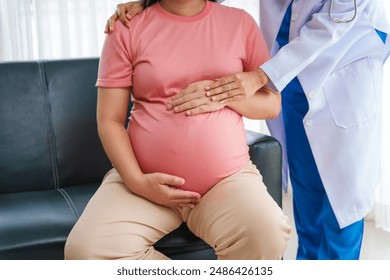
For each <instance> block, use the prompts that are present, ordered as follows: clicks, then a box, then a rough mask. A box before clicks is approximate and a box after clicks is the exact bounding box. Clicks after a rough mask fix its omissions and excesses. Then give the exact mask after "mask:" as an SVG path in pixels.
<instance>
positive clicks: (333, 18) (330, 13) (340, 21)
mask: <svg viewBox="0 0 390 280" xmlns="http://www.w3.org/2000/svg"><path fill="white" fill-rule="evenodd" d="M333 2H334V0H330V6H329V17H330V19H331V20H332V21H333V22H334V23H349V22H351V21H353V20H354V19H355V18H356V15H357V4H356V0H353V3H354V8H355V13H354V15H353V17H352V18H350V19H339V18H335V17H334V16H333V14H332V11H333Z"/></svg>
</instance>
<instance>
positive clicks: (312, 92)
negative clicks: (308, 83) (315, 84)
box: [308, 91, 316, 99]
mask: <svg viewBox="0 0 390 280" xmlns="http://www.w3.org/2000/svg"><path fill="white" fill-rule="evenodd" d="M308 97H309V98H310V99H313V98H314V97H316V92H315V91H311V92H309V94H308Z"/></svg>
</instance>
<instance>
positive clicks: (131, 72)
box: [65, 0, 290, 259]
mask: <svg viewBox="0 0 390 280" xmlns="http://www.w3.org/2000/svg"><path fill="white" fill-rule="evenodd" d="M146 2H148V3H145V7H148V8H147V9H145V10H144V11H143V12H142V13H140V14H139V15H137V16H135V17H134V18H133V20H132V21H131V23H130V25H129V28H126V27H124V26H123V25H122V24H121V23H117V24H116V27H115V28H116V30H115V32H113V33H112V34H110V35H107V37H106V41H105V44H104V47H103V51H102V55H101V59H100V66H99V75H98V80H97V87H98V104H97V122H98V129H99V135H100V138H101V141H102V144H103V146H104V149H105V151H106V153H107V155H108V157H109V159H110V160H111V162H112V165H113V169H112V170H110V171H109V172H108V173H107V175H106V176H105V178H104V179H103V182H102V185H101V186H100V188H99V189H98V191H97V192H96V194H95V195H94V196H93V197H92V199H91V201H90V202H89V203H88V205H87V207H86V209H85V211H84V212H83V214H82V216H81V217H80V219H79V221H78V222H77V223H76V225H75V227H74V228H73V229H72V231H71V233H70V235H69V237H68V240H67V243H66V246H65V258H66V259H167V257H166V256H164V255H163V254H161V253H160V252H158V251H156V250H155V249H154V247H153V245H154V244H155V243H156V242H157V241H158V240H159V239H161V238H162V237H163V236H164V235H166V234H168V233H170V232H171V231H173V230H175V229H176V228H177V227H179V226H180V225H181V223H182V222H186V224H187V226H188V228H189V229H190V230H191V231H192V232H193V233H194V234H195V235H197V236H199V237H200V238H202V239H203V240H205V241H206V242H207V243H208V244H209V245H210V246H211V247H213V248H214V249H215V252H216V255H217V256H218V258H219V259H281V258H282V256H283V253H284V250H285V248H286V246H287V242H288V239H289V234H290V227H289V225H288V222H287V217H286V216H285V215H284V214H283V212H282V211H281V209H280V208H279V207H278V205H277V204H276V203H275V202H274V201H273V199H272V197H271V196H270V195H269V194H268V193H267V190H266V187H265V186H264V184H263V182H262V177H261V175H260V173H259V171H258V170H257V169H256V167H255V166H254V165H253V164H252V163H251V161H250V159H249V154H248V146H247V144H246V138H245V129H244V125H243V119H242V117H243V116H245V117H248V118H253V119H266V118H274V117H276V116H277V115H278V114H279V112H280V102H281V101H280V94H279V93H277V92H274V91H272V90H271V89H270V88H268V87H264V88H262V89H260V90H259V91H258V92H257V93H256V94H254V95H253V96H252V97H251V98H248V99H245V100H241V101H231V102H229V103H220V102H216V101H212V99H210V98H209V97H207V95H206V93H204V97H203V98H204V100H208V102H209V103H210V104H209V105H208V106H214V108H215V111H213V112H208V113H203V114H196V115H191V114H188V113H181V112H179V113H178V112H175V110H174V109H172V106H170V104H171V102H172V98H173V97H174V96H176V95H177V93H179V92H180V91H181V90H182V89H183V88H185V87H186V86H187V85H188V84H189V83H192V82H195V81H199V80H203V81H204V82H203V83H200V84H199V83H197V84H196V86H194V91H198V90H199V87H203V88H204V87H206V86H207V85H208V84H210V83H211V82H212V81H213V80H214V79H216V77H220V76H223V75H226V74H228V73H232V72H238V71H253V70H255V69H257V68H258V65H261V64H262V63H264V62H265V61H266V60H267V59H268V58H269V54H268V52H267V48H266V45H265V43H264V40H263V37H262V35H261V33H260V30H259V29H258V27H257V25H256V22H255V21H254V20H253V19H252V18H251V16H250V15H248V14H247V13H246V12H244V11H242V10H239V9H236V8H230V7H226V6H222V5H219V4H217V3H213V2H214V1H205V0H160V1H146ZM221 26H224V28H223V29H221V28H220V27H221ZM190 88H191V87H190ZM226 88H229V89H232V85H230V84H226ZM130 101H133V103H134V106H133V108H132V111H131V115H130V121H129V125H128V127H127V129H126V127H125V126H124V123H125V120H126V117H127V110H128V105H129V103H130Z"/></svg>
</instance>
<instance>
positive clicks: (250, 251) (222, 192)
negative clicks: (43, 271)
mask: <svg viewBox="0 0 390 280" xmlns="http://www.w3.org/2000/svg"><path fill="white" fill-rule="evenodd" d="M183 221H184V222H185V223H186V224H187V226H188V228H189V229H190V230H191V231H192V232H193V233H194V234H195V235H197V236H199V237H200V238H201V239H203V240H204V241H206V242H207V243H208V244H209V245H210V246H211V247H212V248H214V249H215V252H216V255H217V256H218V259H223V260H228V259H233V260H238V259H243V260H250V259H281V258H282V256H283V253H284V250H285V249H286V247H287V242H288V240H289V235H290V226H289V225H288V221H287V217H286V216H285V215H284V214H283V212H282V211H281V209H280V208H279V206H278V205H277V204H276V202H275V201H274V200H273V199H272V197H271V196H270V195H269V194H268V192H267V190H266V187H265V186H264V184H263V182H262V177H261V175H260V173H259V172H258V170H257V169H256V167H255V166H254V165H253V164H252V163H250V164H248V166H247V167H246V168H244V169H243V170H241V171H239V172H237V173H236V174H234V175H232V176H230V177H227V178H225V179H223V180H222V181H220V182H219V183H218V184H216V185H215V186H214V187H213V188H212V189H211V190H210V191H209V192H207V193H206V194H205V195H204V196H203V197H202V198H201V200H200V202H199V203H198V204H197V205H196V206H195V208H192V209H191V208H182V209H171V208H168V207H164V206H161V205H157V204H155V203H153V202H151V201H149V200H146V199H144V198H142V197H140V196H137V195H135V194H133V193H132V192H131V191H130V190H129V189H128V188H127V187H126V186H125V185H124V184H123V182H122V179H121V177H120V175H119V174H118V173H117V171H116V170H115V169H112V170H111V171H110V172H109V173H108V174H107V175H106V177H105V179H104V180H103V183H102V185H101V186H100V188H99V189H98V190H97V192H96V193H95V195H94V196H93V197H92V199H91V200H90V202H89V203H88V205H87V207H86V209H85V210H84V212H83V214H82V216H81V217H80V219H79V220H78V222H77V223H76V225H75V226H74V228H73V229H72V231H71V233H70V235H69V237H68V240H67V242H66V245H65V259H154V260H159V259H168V258H167V257H166V256H165V255H163V254H162V253H160V252H158V251H157V250H155V249H154V247H153V245H154V244H155V243H156V242H157V241H158V240H159V239H160V238H162V237H163V236H164V235H166V234H168V233H170V232H171V231H173V230H175V229H176V228H177V227H179V226H180V225H181V224H182V222H183Z"/></svg>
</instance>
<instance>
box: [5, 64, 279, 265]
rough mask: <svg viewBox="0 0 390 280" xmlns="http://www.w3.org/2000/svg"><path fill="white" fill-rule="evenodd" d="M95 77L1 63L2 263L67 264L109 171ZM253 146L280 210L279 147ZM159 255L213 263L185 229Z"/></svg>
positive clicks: (91, 69) (258, 139)
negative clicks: (73, 239) (69, 243)
mask: <svg viewBox="0 0 390 280" xmlns="http://www.w3.org/2000/svg"><path fill="white" fill-rule="evenodd" d="M97 69H98V59H97V58H91V59H73V60H56V61H28V62H3V63H0V259H8V260H16V259H24V260H30V259H41V260H42V259H43V260H51V259H63V257H64V255H63V248H64V243H65V240H66V238H67V235H68V233H69V231H70V230H71V228H72V226H73V225H74V223H75V222H76V220H77V219H78V217H79V216H80V214H81V213H82V211H83V209H84V207H85V205H86V203H87V202H88V200H89V199H90V197H91V196H92V194H93V193H94V192H95V191H96V189H97V188H98V186H99V184H100V182H101V180H102V178H103V176H104V174H105V173H106V172H107V171H108V170H109V169H110V168H111V165H110V162H109V161H108V159H107V157H106V155H105V153H104V151H103V149H102V146H101V144H100V141H99V138H98V135H97V128H96V118H95V113H96V88H95V86H94V85H95V81H96V77H97ZM226 137H228V135H227V136H226ZM248 145H249V147H250V155H251V158H252V161H253V162H254V163H255V164H256V165H257V167H258V168H259V170H260V172H261V173H262V175H263V177H264V182H265V184H266V185H267V187H268V190H269V192H270V193H271V195H272V196H273V198H274V199H275V200H276V202H277V203H278V204H279V205H280V206H281V201H282V193H281V148H280V145H279V143H278V142H277V141H276V140H275V139H274V138H272V137H269V136H266V135H261V134H257V133H253V132H248ZM253 222H254V223H255V222H256V221H253ZM156 247H157V248H158V250H161V251H162V252H163V253H165V254H167V255H168V256H170V257H172V258H173V259H215V254H214V251H213V250H212V249H211V248H209V247H208V246H207V244H205V243H204V242H203V241H202V240H199V239H198V238H197V237H195V236H194V235H192V233H191V232H189V230H188V229H187V228H186V226H185V225H184V224H183V225H182V226H181V227H180V228H179V229H177V230H176V231H174V232H173V233H171V234H169V235H168V236H166V237H164V238H163V239H161V240H160V241H159V242H158V243H157V244H156Z"/></svg>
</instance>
